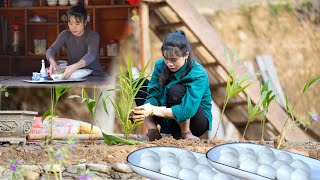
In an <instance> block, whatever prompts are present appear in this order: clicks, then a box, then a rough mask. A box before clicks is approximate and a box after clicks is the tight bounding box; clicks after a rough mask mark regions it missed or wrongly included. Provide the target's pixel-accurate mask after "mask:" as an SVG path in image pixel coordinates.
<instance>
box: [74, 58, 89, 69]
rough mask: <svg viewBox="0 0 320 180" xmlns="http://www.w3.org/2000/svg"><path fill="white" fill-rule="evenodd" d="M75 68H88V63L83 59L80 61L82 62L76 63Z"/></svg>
mask: <svg viewBox="0 0 320 180" xmlns="http://www.w3.org/2000/svg"><path fill="white" fill-rule="evenodd" d="M73 66H74V67H75V69H80V68H83V67H85V66H86V61H85V60H83V59H80V61H78V62H77V63H74V64H73Z"/></svg>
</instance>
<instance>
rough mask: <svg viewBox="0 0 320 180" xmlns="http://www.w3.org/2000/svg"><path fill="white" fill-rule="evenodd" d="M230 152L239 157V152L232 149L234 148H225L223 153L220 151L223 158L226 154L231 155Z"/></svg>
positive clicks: (222, 150)
mask: <svg viewBox="0 0 320 180" xmlns="http://www.w3.org/2000/svg"><path fill="white" fill-rule="evenodd" d="M229 152H231V153H233V154H234V155H235V156H237V157H238V156H239V153H238V151H237V150H236V149H235V148H232V147H228V146H226V147H224V148H222V149H221V151H220V156H222V155H223V154H225V153H229Z"/></svg>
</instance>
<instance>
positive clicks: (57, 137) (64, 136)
mask: <svg viewBox="0 0 320 180" xmlns="http://www.w3.org/2000/svg"><path fill="white" fill-rule="evenodd" d="M108 135H113V136H117V137H121V138H123V137H124V135H123V134H115V133H110V134H108ZM47 136H48V135H46V134H29V135H28V136H27V139H28V140H45V139H46V138H47ZM69 137H73V138H74V139H76V140H89V139H91V140H103V135H102V134H92V135H91V136H90V134H62V135H61V134H53V137H52V138H53V139H54V140H67V139H68V138H69ZM136 138H137V135H135V134H130V136H129V139H136Z"/></svg>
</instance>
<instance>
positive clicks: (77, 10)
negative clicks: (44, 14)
mask: <svg viewBox="0 0 320 180" xmlns="http://www.w3.org/2000/svg"><path fill="white" fill-rule="evenodd" d="M67 14H68V21H70V18H71V16H74V17H75V19H76V21H80V22H83V23H85V22H86V20H87V11H86V8H85V7H84V4H83V3H81V2H78V3H77V5H75V6H72V7H71V8H70V10H69V11H68V13H67Z"/></svg>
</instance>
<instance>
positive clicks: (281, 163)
mask: <svg viewBox="0 0 320 180" xmlns="http://www.w3.org/2000/svg"><path fill="white" fill-rule="evenodd" d="M282 165H287V166H289V164H288V163H287V162H285V161H282V160H277V161H275V162H273V163H272V165H271V166H272V167H273V168H274V169H279V167H280V166H282Z"/></svg>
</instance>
